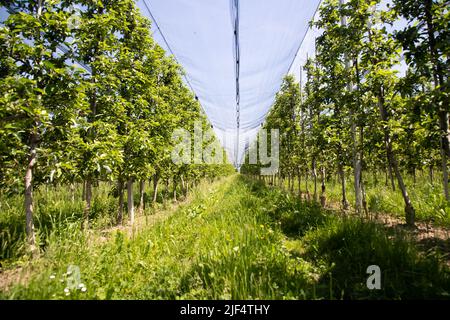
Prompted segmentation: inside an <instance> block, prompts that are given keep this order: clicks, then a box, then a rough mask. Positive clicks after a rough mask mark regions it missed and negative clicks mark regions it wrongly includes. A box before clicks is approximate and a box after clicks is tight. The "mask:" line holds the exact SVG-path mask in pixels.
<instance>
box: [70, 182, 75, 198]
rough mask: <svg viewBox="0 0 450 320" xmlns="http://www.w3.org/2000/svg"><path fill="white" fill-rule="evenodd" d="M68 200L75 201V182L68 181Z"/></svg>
mask: <svg viewBox="0 0 450 320" xmlns="http://www.w3.org/2000/svg"><path fill="white" fill-rule="evenodd" d="M70 200H71V202H72V203H74V202H75V184H74V183H73V182H71V183H70Z"/></svg>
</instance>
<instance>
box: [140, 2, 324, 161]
mask: <svg viewBox="0 0 450 320" xmlns="http://www.w3.org/2000/svg"><path fill="white" fill-rule="evenodd" d="M236 2H237V3H238V12H239V19H238V20H239V28H238V39H239V41H238V42H237V43H238V48H239V54H237V53H236V52H237V51H236V39H235V34H234V31H235V29H236V28H235V22H236V6H235V3H236ZM319 3H320V0H240V1H236V0H216V1H212V0H138V1H137V4H138V6H139V8H140V9H141V12H142V14H144V15H145V16H147V17H148V18H150V19H151V20H152V21H153V26H152V29H153V32H154V33H153V36H154V38H155V40H156V41H157V42H158V43H159V44H160V45H161V46H162V47H163V48H164V49H165V50H166V51H167V52H168V53H169V54H173V55H174V56H175V58H176V60H177V61H178V62H179V63H180V64H181V65H182V66H183V68H184V70H185V71H186V81H187V83H188V85H190V86H191V88H192V90H193V91H194V92H195V94H196V95H197V96H198V98H199V101H200V104H201V105H202V107H203V109H204V111H205V113H206V115H207V116H208V119H209V120H210V122H211V124H212V125H213V128H214V130H215V132H216V134H217V137H218V138H219V140H220V142H221V144H222V145H223V146H224V147H225V150H226V151H227V154H228V157H229V159H230V161H232V162H234V163H236V161H237V162H238V163H240V162H241V161H242V159H243V155H244V151H245V148H246V146H248V144H249V143H251V142H252V141H253V140H254V138H255V136H256V134H257V132H258V130H259V128H260V126H261V123H263V122H264V119H265V117H266V115H267V112H268V111H269V109H270V107H271V105H272V104H273V102H274V98H275V94H276V92H277V91H278V90H279V88H280V85H281V81H282V78H283V76H284V75H285V74H286V73H288V71H289V69H290V68H291V66H292V63H293V61H294V59H295V57H296V55H297V53H298V52H299V48H300V46H301V44H302V41H303V39H304V38H305V35H306V34H307V31H308V28H309V21H310V20H311V19H312V18H313V16H314V13H315V12H316V10H317V8H318V5H319ZM237 56H238V57H239V72H237V68H236V66H237V64H236V60H237V59H236V57H237ZM297 68H299V65H298V64H297ZM296 72H298V71H296ZM237 74H238V75H239V81H238V83H239V86H237V85H236V76H237ZM237 87H239V101H240V103H239V110H240V111H239V114H240V116H239V119H240V121H239V127H240V128H239V134H237V132H238V130H237V121H236V118H237V102H236V93H237Z"/></svg>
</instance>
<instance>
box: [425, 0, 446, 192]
mask: <svg viewBox="0 0 450 320" xmlns="http://www.w3.org/2000/svg"><path fill="white" fill-rule="evenodd" d="M424 4H425V20H426V23H427V31H428V39H429V50H430V55H431V62H432V64H433V79H434V86H435V88H436V87H437V86H439V90H440V91H442V90H445V87H444V81H445V80H444V73H445V69H444V68H445V67H444V68H443V67H442V64H441V62H440V60H439V52H438V49H437V46H436V45H437V43H436V37H435V27H434V23H433V12H432V10H433V0H425V2H424ZM440 102H441V103H440V104H439V106H438V107H437V109H438V116H439V130H440V137H441V138H440V149H441V150H440V152H441V165H442V184H443V186H444V195H445V199H446V200H447V201H450V194H449V187H448V158H449V157H450V131H449V116H448V103H445V102H444V101H440Z"/></svg>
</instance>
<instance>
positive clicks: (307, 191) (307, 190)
mask: <svg viewBox="0 0 450 320" xmlns="http://www.w3.org/2000/svg"><path fill="white" fill-rule="evenodd" d="M305 189H306V200H308V201H309V200H311V196H310V194H309V188H308V170H306V173H305Z"/></svg>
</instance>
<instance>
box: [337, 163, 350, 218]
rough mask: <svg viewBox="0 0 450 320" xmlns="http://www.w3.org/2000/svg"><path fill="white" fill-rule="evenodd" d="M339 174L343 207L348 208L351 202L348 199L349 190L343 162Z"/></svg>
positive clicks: (340, 164) (339, 167)
mask: <svg viewBox="0 0 450 320" xmlns="http://www.w3.org/2000/svg"><path fill="white" fill-rule="evenodd" d="M338 174H339V178H340V180H341V193H342V209H344V210H347V209H348V207H349V203H348V200H347V191H346V186H345V173H344V166H343V165H342V163H339V166H338Z"/></svg>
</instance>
